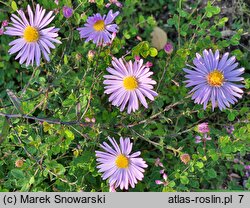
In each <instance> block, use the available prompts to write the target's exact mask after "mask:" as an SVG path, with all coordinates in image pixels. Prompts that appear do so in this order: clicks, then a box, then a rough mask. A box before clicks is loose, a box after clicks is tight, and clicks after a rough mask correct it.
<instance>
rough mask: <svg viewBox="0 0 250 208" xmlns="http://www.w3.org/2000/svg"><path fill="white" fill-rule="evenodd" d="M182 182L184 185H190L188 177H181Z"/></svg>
mask: <svg viewBox="0 0 250 208" xmlns="http://www.w3.org/2000/svg"><path fill="white" fill-rule="evenodd" d="M180 180H181V183H182V184H188V183H189V179H188V178H187V176H181V178H180Z"/></svg>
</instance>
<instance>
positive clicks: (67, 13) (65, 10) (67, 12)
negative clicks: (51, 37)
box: [63, 6, 73, 18]
mask: <svg viewBox="0 0 250 208" xmlns="http://www.w3.org/2000/svg"><path fill="white" fill-rule="evenodd" d="M72 14H73V9H72V8H70V7H67V6H64V7H63V16H64V17H66V18H70V17H71V16H72Z"/></svg>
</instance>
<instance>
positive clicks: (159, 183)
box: [155, 180, 163, 185]
mask: <svg viewBox="0 0 250 208" xmlns="http://www.w3.org/2000/svg"><path fill="white" fill-rule="evenodd" d="M155 183H156V184H157V185H161V184H163V182H162V181H160V180H155Z"/></svg>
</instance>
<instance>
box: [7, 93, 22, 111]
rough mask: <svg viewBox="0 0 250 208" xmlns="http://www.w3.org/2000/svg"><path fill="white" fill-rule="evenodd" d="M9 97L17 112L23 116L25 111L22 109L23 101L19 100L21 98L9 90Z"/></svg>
mask: <svg viewBox="0 0 250 208" xmlns="http://www.w3.org/2000/svg"><path fill="white" fill-rule="evenodd" d="M6 92H7V95H8V96H9V98H10V101H11V102H12V104H13V105H14V107H15V108H16V110H17V111H18V113H21V114H23V110H22V107H21V101H20V100H19V98H18V97H17V96H16V95H15V94H14V93H13V92H12V91H11V90H9V89H7V90H6Z"/></svg>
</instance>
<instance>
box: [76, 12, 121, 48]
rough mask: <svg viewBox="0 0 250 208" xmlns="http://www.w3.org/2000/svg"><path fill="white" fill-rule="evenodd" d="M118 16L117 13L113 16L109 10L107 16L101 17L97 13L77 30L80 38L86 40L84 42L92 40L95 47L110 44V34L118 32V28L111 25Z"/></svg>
mask: <svg viewBox="0 0 250 208" xmlns="http://www.w3.org/2000/svg"><path fill="white" fill-rule="evenodd" d="M118 14H119V12H115V13H114V14H113V11H112V10H110V11H109V13H108V15H107V16H106V15H104V16H101V15H100V14H99V13H97V14H94V15H93V16H91V17H89V18H88V19H87V23H86V24H85V25H84V27H80V28H78V29H77V30H79V32H80V37H81V38H87V39H86V40H85V42H88V41H90V40H92V41H93V42H94V43H95V44H97V45H101V44H103V43H104V44H108V43H110V42H111V39H112V34H113V33H116V32H117V31H118V26H117V25H116V24H112V22H113V20H114V19H115V18H116V16H117V15H118Z"/></svg>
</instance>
